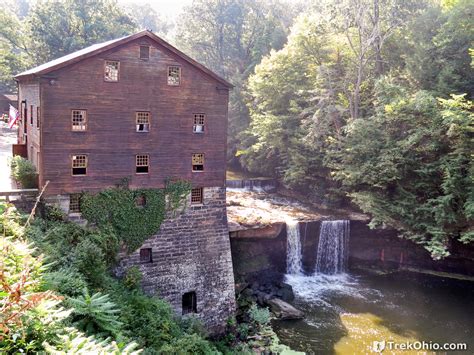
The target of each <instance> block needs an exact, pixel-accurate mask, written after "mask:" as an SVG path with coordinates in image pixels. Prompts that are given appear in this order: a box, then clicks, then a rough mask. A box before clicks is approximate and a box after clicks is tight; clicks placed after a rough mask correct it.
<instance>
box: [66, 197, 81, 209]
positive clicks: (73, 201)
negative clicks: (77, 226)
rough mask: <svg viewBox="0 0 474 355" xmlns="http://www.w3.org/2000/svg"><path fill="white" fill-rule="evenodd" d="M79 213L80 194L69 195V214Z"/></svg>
mask: <svg viewBox="0 0 474 355" xmlns="http://www.w3.org/2000/svg"><path fill="white" fill-rule="evenodd" d="M79 212H81V194H70V195H69V213H79Z"/></svg>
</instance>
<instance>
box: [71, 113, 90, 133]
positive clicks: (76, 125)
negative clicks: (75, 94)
mask: <svg viewBox="0 0 474 355" xmlns="http://www.w3.org/2000/svg"><path fill="white" fill-rule="evenodd" d="M71 119H72V130H73V131H85V130H86V129H87V111H86V110H72V113H71Z"/></svg>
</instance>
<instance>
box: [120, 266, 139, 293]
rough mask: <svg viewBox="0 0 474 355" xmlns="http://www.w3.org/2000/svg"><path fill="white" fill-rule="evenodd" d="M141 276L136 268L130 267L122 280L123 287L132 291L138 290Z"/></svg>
mask: <svg viewBox="0 0 474 355" xmlns="http://www.w3.org/2000/svg"><path fill="white" fill-rule="evenodd" d="M142 278H143V275H142V273H141V271H140V268H139V267H138V266H132V267H130V268H128V269H127V272H126V273H125V277H124V278H123V284H124V285H125V287H127V288H129V289H131V290H134V289H139V288H140V286H141V282H142Z"/></svg>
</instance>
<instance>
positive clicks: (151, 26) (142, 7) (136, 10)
mask: <svg viewBox="0 0 474 355" xmlns="http://www.w3.org/2000/svg"><path fill="white" fill-rule="evenodd" d="M127 10H128V11H129V12H130V15H131V17H132V18H133V19H134V21H135V22H136V23H137V25H138V27H139V28H140V29H147V30H151V31H153V32H155V33H156V34H158V35H159V36H163V37H166V36H167V35H168V33H169V31H170V30H171V29H172V28H173V24H172V23H171V22H170V21H168V20H166V19H165V18H163V17H162V16H160V15H159V14H158V13H157V12H156V10H155V9H154V8H153V7H151V5H150V4H148V3H146V4H135V3H132V4H130V5H128V6H127Z"/></svg>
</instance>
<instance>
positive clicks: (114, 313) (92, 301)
mask: <svg viewBox="0 0 474 355" xmlns="http://www.w3.org/2000/svg"><path fill="white" fill-rule="evenodd" d="M68 304H69V305H70V306H71V307H72V308H73V322H74V323H73V324H74V325H76V326H77V328H79V329H81V330H83V331H84V332H85V333H86V334H88V335H92V334H100V335H102V334H110V335H117V334H118V333H119V330H120V327H121V325H122V324H121V323H120V321H119V320H118V313H119V309H118V308H117V306H116V304H115V303H113V302H112V301H111V300H110V296H109V295H107V294H101V293H100V292H97V293H94V294H93V295H90V294H89V291H88V290H87V288H85V289H84V290H83V295H82V296H79V297H76V298H69V299H68Z"/></svg>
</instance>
